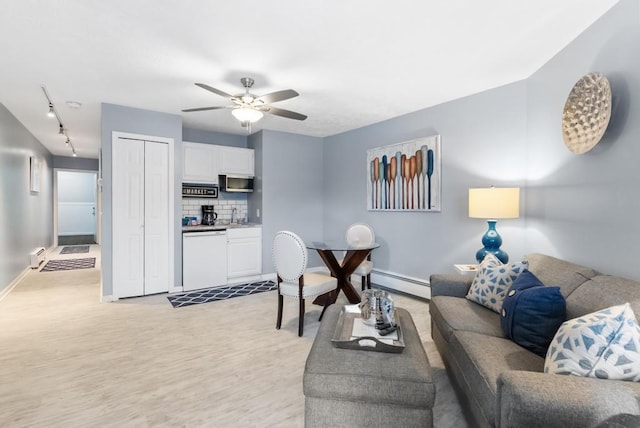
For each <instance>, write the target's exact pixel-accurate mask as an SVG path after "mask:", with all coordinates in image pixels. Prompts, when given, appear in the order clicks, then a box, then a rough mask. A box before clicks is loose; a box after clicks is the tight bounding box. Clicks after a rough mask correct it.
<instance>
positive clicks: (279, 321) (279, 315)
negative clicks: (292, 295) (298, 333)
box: [276, 293, 283, 330]
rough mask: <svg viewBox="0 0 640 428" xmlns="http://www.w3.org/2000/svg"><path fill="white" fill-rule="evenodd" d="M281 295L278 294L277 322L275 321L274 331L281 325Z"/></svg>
mask: <svg viewBox="0 0 640 428" xmlns="http://www.w3.org/2000/svg"><path fill="white" fill-rule="evenodd" d="M282 303H283V302H282V294H280V293H278V320H277V321H276V330H280V326H281V325H282Z"/></svg>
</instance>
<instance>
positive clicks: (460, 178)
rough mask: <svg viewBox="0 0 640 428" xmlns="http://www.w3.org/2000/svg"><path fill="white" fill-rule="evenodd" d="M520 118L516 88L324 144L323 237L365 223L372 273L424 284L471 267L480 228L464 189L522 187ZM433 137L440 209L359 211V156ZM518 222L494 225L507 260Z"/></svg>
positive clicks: (514, 252)
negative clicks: (371, 242) (370, 236)
mask: <svg viewBox="0 0 640 428" xmlns="http://www.w3.org/2000/svg"><path fill="white" fill-rule="evenodd" d="M525 116H526V115H525V84H524V82H519V83H515V84H512V85H508V86H504V87H501V88H497V89H494V90H491V91H487V92H483V93H480V94H476V95H473V96H469V97H466V98H462V99H459V100H455V101H452V102H448V103H445V104H441V105H438V106H435V107H432V108H428V109H425V110H421V111H418V112H415V113H412V114H408V115H405V116H401V117H398V118H395V119H392V120H388V121H385V122H381V123H378V124H375V125H371V126H367V127H365V128H361V129H357V130H354V131H350V132H346V133H344V134H340V135H336V136H333V137H329V138H326V144H325V151H324V170H323V177H324V181H325V185H324V219H323V221H324V231H325V235H326V236H327V237H328V238H330V237H335V238H338V237H342V236H343V235H344V231H345V230H346V228H347V227H348V226H349V225H350V224H351V223H354V222H359V221H363V222H366V223H369V224H370V225H371V226H373V228H374V230H375V232H376V241H378V242H379V243H380V244H382V245H381V247H380V248H378V249H376V250H375V251H374V252H373V257H372V258H373V261H374V264H375V268H376V269H382V270H386V271H390V272H392V273H396V274H401V275H407V276H410V277H414V278H419V279H421V280H424V281H428V279H429V275H430V274H431V273H434V272H451V273H453V264H454V263H473V262H475V252H476V250H477V249H478V248H480V247H482V243H481V242H480V240H481V237H482V235H483V234H484V232H485V231H486V228H487V225H486V222H484V221H483V220H480V219H470V218H469V217H468V211H467V210H468V206H467V205H468V204H467V194H468V189H469V188H470V187H488V186H490V185H495V186H498V187H500V186H522V185H523V184H524V179H525V177H524V171H525V168H524V165H525V162H524V142H525V138H526V137H525V129H526V127H525ZM434 134H440V135H441V138H442V141H441V150H442V211H441V212H430V213H429V212H376V211H367V206H366V184H367V182H366V167H367V165H366V151H367V150H368V149H372V148H376V147H381V146H386V145H389V144H396V143H401V142H403V141H408V140H412V139H415V138H419V137H426V136H429V135H434ZM523 224H524V221H523V219H522V218H520V219H516V220H503V221H500V222H498V231H499V232H500V234H501V235H502V237H503V240H504V244H503V247H502V248H503V249H504V250H505V251H506V252H507V253H509V255H510V257H511V258H512V259H517V258H519V257H521V256H522V255H523V253H524V251H525V247H524V245H523V244H524V242H523V241H524V240H523V237H524V231H523V227H522V226H523Z"/></svg>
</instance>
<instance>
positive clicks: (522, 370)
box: [429, 254, 640, 428]
mask: <svg viewBox="0 0 640 428" xmlns="http://www.w3.org/2000/svg"><path fill="white" fill-rule="evenodd" d="M526 259H527V260H528V261H529V270H530V271H531V272H532V273H533V274H534V275H536V276H537V277H538V278H539V279H540V280H541V281H542V282H543V283H544V284H545V285H548V286H552V285H553V286H559V287H560V290H561V293H562V295H563V296H564V297H565V299H566V303H567V319H571V318H575V317H579V316H582V315H585V314H588V313H591V312H594V311H597V310H600V309H604V308H607V307H610V306H613V305H619V304H622V303H625V302H629V303H630V304H631V307H632V309H633V311H634V313H635V314H636V317H637V316H638V315H640V283H639V282H636V281H631V280H628V279H624V278H620V277H615V276H607V275H602V274H600V273H599V272H596V271H595V270H593V269H591V268H588V267H584V266H579V265H576V264H573V263H570V262H567V261H564V260H560V259H557V258H553V257H550V256H546V255H542V254H530V255H528V256H527V257H526ZM472 281H473V276H468V275H459V274H451V275H441V274H434V275H431V297H432V299H431V302H430V305H429V310H430V313H431V330H432V336H433V340H434V341H435V343H436V346H437V348H438V351H439V352H440V354H441V356H442V359H443V361H444V363H445V366H446V368H447V372H448V374H449V377H450V379H451V381H452V383H453V384H454V387H455V388H456V392H457V393H458V397H459V399H460V401H461V404H462V406H463V408H464V409H465V412H466V414H467V418H468V419H469V421H470V423H471V426H474V427H475V426H479V427H493V426H496V427H534V426H539V427H545V428H551V427H563V428H566V427H591V426H595V425H597V424H598V423H600V422H602V421H604V420H606V419H607V418H609V417H611V416H612V415H616V414H619V413H628V414H633V415H637V414H640V383H636V382H628V381H614V380H602V379H594V378H582V377H578V376H568V375H554V374H545V373H543V369H544V358H542V357H540V356H538V355H536V354H534V353H532V352H530V351H528V350H526V349H524V348H522V347H520V346H519V345H517V344H516V343H514V342H512V341H511V340H509V339H507V338H505V336H504V335H503V333H502V329H501V327H500V317H499V315H498V314H497V313H495V312H493V311H491V310H489V309H487V308H485V307H483V306H481V305H478V304H476V303H473V302H471V301H469V300H467V299H465V298H464V296H465V295H466V293H467V291H468V289H469V287H470V285H471V282H472Z"/></svg>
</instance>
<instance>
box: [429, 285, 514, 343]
mask: <svg viewBox="0 0 640 428" xmlns="http://www.w3.org/2000/svg"><path fill="white" fill-rule="evenodd" d="M429 312H430V314H431V320H432V322H433V323H434V324H435V325H436V326H437V327H438V329H439V330H440V332H441V333H442V336H443V337H444V339H445V340H446V341H447V342H448V341H449V339H450V338H451V334H453V332H455V331H456V330H464V331H473V332H476V333H482V334H486V335H489V336H496V337H504V334H503V333H502V328H501V327H500V316H499V315H498V314H496V313H495V312H493V311H492V310H489V309H487V308H485V307H484V306H481V305H478V304H477V303H473V302H471V301H469V300H467V299H464V298H461V297H451V296H436V297H434V298H433V299H431V303H430V304H429Z"/></svg>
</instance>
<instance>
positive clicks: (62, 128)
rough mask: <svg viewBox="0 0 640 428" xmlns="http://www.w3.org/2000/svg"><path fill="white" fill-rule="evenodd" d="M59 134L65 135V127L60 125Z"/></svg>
mask: <svg viewBox="0 0 640 428" xmlns="http://www.w3.org/2000/svg"><path fill="white" fill-rule="evenodd" d="M58 134H60V135H64V127H63V126H62V124H60V129H59V130H58Z"/></svg>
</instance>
